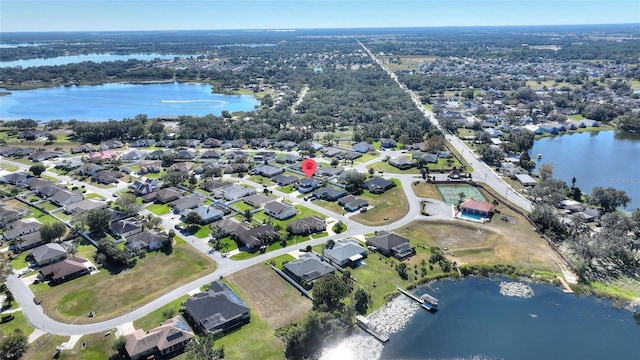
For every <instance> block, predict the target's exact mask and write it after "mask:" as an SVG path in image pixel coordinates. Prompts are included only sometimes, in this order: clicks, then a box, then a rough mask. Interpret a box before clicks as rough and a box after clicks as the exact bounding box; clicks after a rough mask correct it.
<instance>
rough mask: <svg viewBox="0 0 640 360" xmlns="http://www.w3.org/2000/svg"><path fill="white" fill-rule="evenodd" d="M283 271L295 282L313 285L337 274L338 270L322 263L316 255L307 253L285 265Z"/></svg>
mask: <svg viewBox="0 0 640 360" xmlns="http://www.w3.org/2000/svg"><path fill="white" fill-rule="evenodd" d="M283 271H284V273H285V274H287V275H289V276H290V277H291V278H293V279H294V280H295V281H297V282H298V283H300V284H301V285H304V284H313V283H314V282H315V281H316V280H318V279H319V278H321V277H323V276H325V275H327V274H333V273H335V272H336V268H334V267H333V266H331V265H329V264H328V263H327V262H325V261H322V259H320V257H319V256H318V255H316V254H314V253H305V254H302V255H300V257H298V259H296V260H294V261H291V262H288V263H286V264H285V265H284V267H283Z"/></svg>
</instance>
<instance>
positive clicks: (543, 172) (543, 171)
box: [538, 164, 553, 180]
mask: <svg viewBox="0 0 640 360" xmlns="http://www.w3.org/2000/svg"><path fill="white" fill-rule="evenodd" d="M538 175H540V178H541V179H542V180H547V179H551V178H552V177H553V165H551V164H542V165H540V169H538Z"/></svg>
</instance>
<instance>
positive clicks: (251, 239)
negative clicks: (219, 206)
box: [231, 223, 280, 251]
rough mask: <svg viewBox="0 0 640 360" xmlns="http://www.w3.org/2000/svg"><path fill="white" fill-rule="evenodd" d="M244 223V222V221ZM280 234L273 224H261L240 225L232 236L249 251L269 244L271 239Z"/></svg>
mask: <svg viewBox="0 0 640 360" xmlns="http://www.w3.org/2000/svg"><path fill="white" fill-rule="evenodd" d="M243 224H244V223H243ZM279 235H280V234H279V233H278V232H277V231H276V230H275V229H274V228H273V226H271V225H260V226H258V227H255V228H245V227H243V226H239V227H238V228H237V229H236V231H235V232H234V233H232V234H231V236H232V237H233V238H234V239H235V240H237V241H239V242H240V244H242V245H243V246H245V247H246V248H247V249H248V250H249V251H253V250H257V249H258V248H259V247H260V246H263V245H264V246H266V245H268V244H269V239H271V238H274V237H275V236H279Z"/></svg>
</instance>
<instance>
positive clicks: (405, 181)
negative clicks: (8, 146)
mask: <svg viewBox="0 0 640 360" xmlns="http://www.w3.org/2000/svg"><path fill="white" fill-rule="evenodd" d="M360 45H362V44H360ZM362 47H363V48H364V49H365V51H366V52H367V53H368V54H369V55H370V56H371V57H372V58H373V59H374V60H375V61H376V62H377V63H378V64H380V66H382V64H381V63H380V62H379V60H378V59H376V58H375V56H374V55H373V54H372V53H371V52H370V51H369V50H368V49H367V48H366V47H365V46H364V45H362ZM382 68H383V69H384V70H385V71H387V72H388V73H389V75H390V76H391V78H392V79H394V81H396V82H397V83H398V85H399V86H400V87H402V88H403V89H405V91H407V92H408V93H409V95H410V96H411V98H412V99H413V100H414V102H415V104H416V106H417V107H418V108H419V109H420V110H421V111H423V112H424V114H425V115H426V116H427V117H428V118H429V119H430V120H431V121H432V123H433V124H435V125H436V126H438V127H440V125H439V124H438V121H437V119H436V118H435V117H434V116H433V113H431V112H429V111H427V110H426V109H424V108H423V107H422V104H421V102H420V99H419V98H418V96H417V95H415V94H414V93H413V92H411V91H409V90H407V89H406V87H404V86H403V85H402V84H400V82H398V79H397V77H396V75H395V74H394V73H392V72H391V71H388V70H387V69H386V68H385V67H384V66H382ZM446 138H447V140H448V141H449V142H450V143H451V145H452V146H454V147H455V148H456V149H457V150H458V152H459V153H460V154H462V156H463V157H464V158H465V160H466V161H467V162H468V163H469V164H470V165H471V166H472V167H473V168H474V173H473V178H474V179H475V180H477V181H483V182H485V183H486V184H487V185H489V186H490V187H491V188H493V189H494V190H495V191H496V192H497V193H499V194H504V195H503V196H505V197H506V198H507V199H508V200H509V201H511V202H513V203H515V204H516V205H517V206H519V207H521V208H522V209H524V210H527V211H529V210H530V209H531V203H530V202H529V201H528V200H526V199H524V198H523V197H522V196H520V194H518V193H517V192H515V191H513V189H511V187H510V186H509V185H508V184H506V183H505V182H504V181H502V179H501V178H500V176H498V175H497V174H496V173H495V172H493V171H492V170H491V169H490V168H489V167H488V166H487V165H486V164H485V163H483V162H481V161H479V160H478V159H477V157H476V155H474V153H473V152H472V151H471V150H469V149H468V148H467V147H466V145H465V144H464V143H463V142H462V141H460V140H459V139H458V138H457V137H454V136H452V135H447V136H446ZM400 155H402V153H401V152H399V151H384V152H382V154H381V155H380V156H379V157H378V158H376V159H372V160H370V161H368V162H366V163H363V164H358V165H355V166H354V168H355V169H357V170H358V171H361V172H365V171H366V166H367V165H369V164H371V163H374V162H376V161H380V160H382V158H384V157H386V156H390V157H395V156H400ZM5 161H7V160H5ZM7 162H10V163H11V164H12V165H15V166H17V167H19V168H20V170H21V171H28V168H29V165H25V164H20V163H16V162H11V161H7ZM46 174H47V175H49V176H53V177H56V178H58V179H60V181H62V182H68V183H70V184H73V185H78V186H80V185H85V187H86V189H87V190H89V191H92V192H95V193H97V194H100V195H102V196H104V197H105V198H107V199H108V198H110V197H112V194H113V191H114V189H102V188H97V187H95V186H92V185H90V184H85V183H81V182H79V181H76V180H73V179H71V178H70V177H68V176H61V175H58V174H55V173H51V172H47V173H46ZM384 175H385V176H386V177H393V178H398V179H399V180H400V182H401V184H402V187H403V189H404V191H405V195H406V196H407V199H408V200H409V212H408V213H407V215H406V216H404V217H403V218H402V219H400V220H398V221H396V222H393V223H390V224H387V225H384V226H378V227H373V226H365V225H362V224H360V223H357V222H355V221H352V220H350V219H349V218H348V217H346V216H344V214H336V213H333V212H331V211H328V210H326V209H324V208H322V207H320V206H318V205H316V204H314V203H313V202H308V201H304V200H303V199H299V198H297V197H294V196H290V195H288V194H285V193H282V192H280V191H279V190H277V189H276V187H275V186H274V187H272V188H271V189H270V190H272V191H273V193H274V194H276V195H278V196H281V197H283V198H284V199H288V200H290V201H291V202H293V203H296V204H302V205H304V206H306V207H308V208H310V209H312V210H314V211H317V212H320V213H323V214H325V215H327V216H329V217H331V218H333V219H336V220H340V221H342V222H344V223H345V224H347V226H348V230H347V231H346V232H343V233H341V234H339V235H332V236H327V237H324V238H320V239H313V240H309V241H306V242H305V243H304V244H305V246H306V245H311V246H313V245H317V244H322V243H324V242H326V241H327V240H329V239H334V240H337V239H340V238H344V237H348V236H355V235H362V234H366V233H371V232H374V231H376V230H386V229H392V228H399V227H402V226H406V225H407V224H409V223H410V222H411V221H413V220H416V219H425V220H441V219H451V215H450V214H449V213H448V212H449V211H451V210H450V209H451V207H450V206H446V205H444V204H442V203H441V202H438V201H434V200H430V205H429V206H430V209H435V210H434V211H436V214H433V215H432V216H428V217H427V216H423V215H421V211H420V210H421V209H420V200H422V199H420V198H418V197H416V196H415V194H414V192H413V191H412V189H411V184H412V182H414V181H415V180H416V179H419V176H416V175H407V174H384ZM238 181H240V182H242V183H244V184H247V185H251V186H254V187H256V188H260V187H261V185H260V184H257V183H254V182H251V181H249V180H246V179H239V180H238ZM126 186H127V184H125V183H121V184H119V185H118V187H117V188H116V189H115V190H121V189H124V188H126ZM141 213H142V214H147V213H148V212H147V211H146V210H143V211H142V212H141ZM161 218H162V226H163V227H164V228H165V229H172V228H173V226H174V225H175V223H176V221H175V220H174V219H172V215H171V214H167V215H163V216H162V217H161ZM186 240H187V241H188V242H189V243H191V244H192V245H193V246H194V247H195V248H197V249H198V250H200V251H201V252H203V253H204V254H208V256H209V257H211V258H212V259H213V260H214V261H216V263H217V264H218V268H217V269H216V270H215V271H214V272H213V273H211V274H210V275H207V276H204V277H202V278H200V279H197V280H195V281H192V282H190V283H188V284H185V285H182V286H181V287H179V288H177V289H175V290H173V291H171V292H168V293H166V294H164V295H162V296H160V297H159V298H157V299H155V300H153V301H151V302H150V303H147V304H145V305H143V306H141V307H139V308H137V309H134V310H132V311H130V312H129V313H127V314H125V315H122V316H118V317H116V318H113V319H109V320H105V321H102V322H98V323H93V324H86V325H75V324H74V325H72V324H65V323H61V322H58V321H55V320H53V319H51V318H50V317H49V316H47V314H45V313H44V311H43V309H42V307H41V306H38V305H36V304H35V303H34V302H33V293H32V292H31V290H30V289H29V287H28V286H26V285H25V284H24V283H23V281H22V280H21V279H19V278H18V277H17V276H16V275H10V276H9V277H8V279H7V285H8V287H9V289H11V291H12V292H13V294H14V296H15V298H16V300H17V301H18V303H19V304H20V306H21V307H22V309H23V310H24V314H25V316H26V318H27V320H28V321H29V323H30V324H31V325H32V326H34V327H35V328H37V329H40V330H43V331H44V332H47V333H53V334H59V335H85V334H92V333H99V332H103V331H108V330H110V329H113V328H115V327H117V326H120V325H122V324H125V323H128V322H130V321H133V320H135V319H138V318H140V317H143V316H145V315H147V314H149V313H150V312H152V311H154V310H156V309H158V308H159V307H161V306H163V305H166V304H168V303H169V302H171V301H173V300H175V299H177V298H179V297H181V296H183V295H184V294H186V293H188V292H191V291H194V290H197V289H199V288H200V287H201V286H202V285H205V284H207V283H210V282H211V281H214V280H217V279H219V278H220V276H226V275H229V274H232V273H234V272H236V271H239V270H242V269H245V268H247V267H249V266H252V265H255V264H258V263H261V262H265V261H267V260H268V259H270V258H272V257H275V256H279V255H283V254H286V253H288V252H291V251H292V250H295V249H296V248H298V245H297V244H293V245H290V246H287V247H286V248H282V249H278V250H275V251H272V252H269V253H267V254H264V255H260V256H256V257H254V258H251V259H247V260H240V261H233V260H230V259H228V258H226V257H222V255H221V254H220V253H219V252H214V253H211V252H210V250H211V247H210V246H209V244H208V243H207V239H198V238H196V237H195V236H186Z"/></svg>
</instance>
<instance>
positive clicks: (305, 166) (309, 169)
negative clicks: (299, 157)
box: [302, 159, 318, 178]
mask: <svg viewBox="0 0 640 360" xmlns="http://www.w3.org/2000/svg"><path fill="white" fill-rule="evenodd" d="M317 167H318V164H316V161H315V160H313V159H305V160H304V161H303V162H302V171H304V174H305V175H307V177H308V178H310V177H312V176H313V174H315V173H316V168H317Z"/></svg>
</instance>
